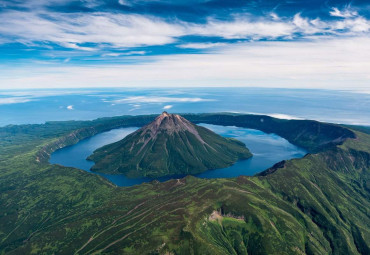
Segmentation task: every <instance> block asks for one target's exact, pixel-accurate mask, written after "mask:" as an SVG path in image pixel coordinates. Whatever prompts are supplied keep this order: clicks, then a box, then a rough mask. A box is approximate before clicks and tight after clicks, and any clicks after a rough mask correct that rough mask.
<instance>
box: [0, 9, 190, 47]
mask: <svg viewBox="0 0 370 255" xmlns="http://www.w3.org/2000/svg"><path fill="white" fill-rule="evenodd" d="M0 19H1V20H2V25H1V27H0V34H3V35H6V36H7V37H10V38H14V39H15V40H16V41H19V42H23V43H34V42H52V43H56V44H59V45H60V46H62V47H65V48H70V49H76V50H86V51H92V50H95V48H93V47H87V46H84V44H87V43H89V44H108V45H106V46H110V47H120V48H124V47H137V46H145V45H163V44H168V43H172V42H173V41H174V40H175V39H174V38H176V37H178V36H182V35H184V31H183V27H181V26H179V25H177V24H170V23H167V22H165V21H163V20H161V19H158V18H155V17H146V16H143V15H134V14H128V15H126V14H114V13H81V14H69V13H50V12H49V13H42V12H41V13H32V12H20V11H8V12H3V13H0ZM40 27H42V29H40Z"/></svg>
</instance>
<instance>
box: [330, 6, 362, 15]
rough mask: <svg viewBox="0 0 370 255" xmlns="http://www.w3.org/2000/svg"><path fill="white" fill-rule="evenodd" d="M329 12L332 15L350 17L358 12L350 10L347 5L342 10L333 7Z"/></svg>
mask: <svg viewBox="0 0 370 255" xmlns="http://www.w3.org/2000/svg"><path fill="white" fill-rule="evenodd" d="M329 14H330V15H331V16H333V17H341V18H352V17H355V16H357V15H358V12H357V11H353V10H351V9H350V8H349V7H346V8H345V9H344V10H343V11H340V10H339V9H338V8H336V7H333V8H332V9H331V11H330V12H329Z"/></svg>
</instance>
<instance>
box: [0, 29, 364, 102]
mask: <svg viewBox="0 0 370 255" xmlns="http://www.w3.org/2000/svg"><path fill="white" fill-rule="evenodd" d="M147 58H148V59H147V60H148V61H147V62H145V63H142V64H137V63H133V64H126V65H123V66H122V65H97V66H64V67H52V66H51V67H47V66H29V67H28V68H27V69H25V68H24V67H23V66H22V67H12V68H18V69H19V71H16V70H18V69H16V70H14V71H12V70H3V71H6V72H7V73H9V72H14V73H16V74H17V75H11V76H0V84H2V86H4V87H5V86H8V87H9V88H25V87H26V86H30V87H44V88H50V86H51V85H50V84H52V86H54V87H62V88H66V87H68V86H69V87H102V86H104V85H105V84H109V86H111V87H125V86H126V87H127V86H132V87H139V86H145V87H173V86H176V87H188V86H193V87H199V86H248V87H275V88H276V87H284V88H291V87H295V88H326V89H350V90H368V88H369V80H370V74H369V70H370V62H369V59H370V37H367V36H363V37H351V38H335V39H333V38H327V39H326V40H320V39H317V38H315V37H313V38H312V39H311V40H310V41H280V42H260V41H256V42H249V43H239V44H233V45H229V46H227V47H222V49H220V50H218V51H217V52H211V53H209V54H178V55H165V56H152V57H149V56H148V57H147ZM25 84H27V85H25ZM181 100H182V101H185V102H191V101H201V100H209V99H205V98H200V97H195V99H194V98H190V99H189V98H181V97H179V96H177V97H175V98H174V97H166V96H164V97H163V96H161V97H157V96H156V97H126V98H122V99H117V100H114V101H117V103H141V102H143V103H168V104H171V103H176V102H181ZM111 103H116V102H111Z"/></svg>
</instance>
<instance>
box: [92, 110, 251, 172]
mask: <svg viewBox="0 0 370 255" xmlns="http://www.w3.org/2000/svg"><path fill="white" fill-rule="evenodd" d="M251 156H252V154H251V153H250V152H249V150H248V149H247V148H246V147H245V144H244V143H242V142H240V141H237V140H235V139H232V138H224V137H221V136H219V135H217V134H215V133H214V132H212V131H210V130H208V129H206V128H204V127H200V126H197V125H195V124H193V123H191V122H190V121H188V120H186V119H185V118H183V117H181V116H180V115H176V114H168V113H167V112H163V113H162V114H161V115H160V116H158V117H157V118H156V119H155V120H154V121H153V122H152V123H150V124H149V125H147V126H144V127H143V128H141V129H139V130H137V131H136V132H134V133H132V134H131V135H129V136H127V137H125V138H124V139H123V140H121V141H119V142H116V143H113V144H110V145H107V146H104V147H102V148H100V149H98V150H96V151H95V152H94V154H93V155H91V156H90V157H89V159H90V160H93V161H94V162H95V163H96V164H95V165H94V166H93V167H92V170H94V171H98V172H103V173H111V174H117V173H123V174H125V175H127V176H129V177H141V176H148V177H160V176H166V175H174V174H196V173H200V172H203V171H206V170H209V169H216V168H223V167H227V166H230V165H232V164H233V163H235V162H236V161H237V160H239V159H247V158H249V157H251Z"/></svg>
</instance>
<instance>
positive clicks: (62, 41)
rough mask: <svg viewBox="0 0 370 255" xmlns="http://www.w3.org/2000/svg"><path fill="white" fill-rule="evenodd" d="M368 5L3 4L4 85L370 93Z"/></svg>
mask: <svg viewBox="0 0 370 255" xmlns="http://www.w3.org/2000/svg"><path fill="white" fill-rule="evenodd" d="M369 32H370V2H369V1H351V2H349V1H339V0H336V1H316V0H313V1H295V0H288V1H281V0H272V1H261V0H259V1H253V0H252V1H242V0H187V1H185V0H177V1H172V0H153V1H151V0H103V1H98V0H78V1H77V0H26V1H21V0H6V1H4V0H0V88H21V89H22V88H57V87H61V88H67V87H119V86H129V87H140V86H145V87H157V86H160V87H166V86H169V87H178V86H181V87H188V86H248V87H285V88H325V89H348V90H355V91H364V92H369V91H370V85H369V84H370V74H369V73H370V72H369V70H370V61H369V59H370V38H369Z"/></svg>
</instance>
